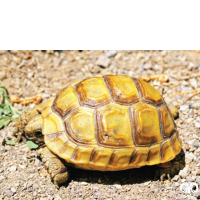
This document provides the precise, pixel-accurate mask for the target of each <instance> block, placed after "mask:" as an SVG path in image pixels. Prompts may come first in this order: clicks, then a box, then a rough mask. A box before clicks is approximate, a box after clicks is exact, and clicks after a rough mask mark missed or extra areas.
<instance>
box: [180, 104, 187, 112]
mask: <svg viewBox="0 0 200 200" xmlns="http://www.w3.org/2000/svg"><path fill="white" fill-rule="evenodd" d="M188 108H189V107H188V105H182V106H180V111H185V110H187V109H188Z"/></svg>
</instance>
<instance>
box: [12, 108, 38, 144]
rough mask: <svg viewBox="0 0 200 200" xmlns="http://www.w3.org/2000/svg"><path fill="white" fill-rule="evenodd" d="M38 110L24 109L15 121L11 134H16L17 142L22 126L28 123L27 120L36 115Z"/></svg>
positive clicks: (20, 135) (20, 136)
mask: <svg viewBox="0 0 200 200" xmlns="http://www.w3.org/2000/svg"><path fill="white" fill-rule="evenodd" d="M38 114H39V112H38V111H37V110H36V109H28V110H25V111H24V112H23V113H22V114H21V115H20V117H19V119H18V120H17V122H16V123H15V130H14V131H13V136H14V135H16V134H17V140H16V142H17V143H19V142H20V140H21V139H22V136H23V134H24V128H25V126H26V125H27V124H28V122H29V121H30V120H31V119H32V118H33V117H34V116H35V115H38Z"/></svg>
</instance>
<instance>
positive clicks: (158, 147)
mask: <svg viewBox="0 0 200 200" xmlns="http://www.w3.org/2000/svg"><path fill="white" fill-rule="evenodd" d="M42 110H43V111H42V116H43V119H44V120H43V121H44V122H43V134H44V136H45V137H44V138H45V143H46V145H47V147H48V148H49V149H50V150H51V151H52V152H54V153H55V154H57V155H58V156H59V157H61V158H63V159H64V160H66V161H67V162H68V163H71V164H73V165H74V166H75V167H79V168H83V169H91V170H102V171H115V170H124V169H130V168H138V167H141V166H144V165H155V164H159V163H164V162H167V161H170V160H172V159H173V158H174V157H175V156H176V155H177V154H178V153H179V152H180V150H181V140H180V139H179V136H178V132H177V130H176V125H175V123H174V120H173V118H172V116H171V114H170V111H169V109H168V107H167V105H166V104H165V102H164V100H163V98H162V96H161V95H160V94H159V92H158V91H157V90H156V89H155V88H153V87H152V86H151V85H149V84H148V83H146V82H144V81H142V80H139V79H134V78H131V77H129V76H124V75H105V76H97V77H91V78H87V79H85V80H83V81H80V82H78V83H77V82H76V83H74V84H71V85H69V86H67V87H65V88H64V89H63V90H61V91H60V92H59V93H58V95H57V96H56V98H55V99H54V101H49V102H48V103H47V106H43V108H42Z"/></svg>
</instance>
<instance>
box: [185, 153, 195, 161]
mask: <svg viewBox="0 0 200 200" xmlns="http://www.w3.org/2000/svg"><path fill="white" fill-rule="evenodd" d="M193 159H194V154H193V153H188V154H186V155H185V162H186V164H188V163H191V162H192V161H193Z"/></svg>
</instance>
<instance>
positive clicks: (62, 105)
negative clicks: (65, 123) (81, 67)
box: [54, 86, 79, 117]
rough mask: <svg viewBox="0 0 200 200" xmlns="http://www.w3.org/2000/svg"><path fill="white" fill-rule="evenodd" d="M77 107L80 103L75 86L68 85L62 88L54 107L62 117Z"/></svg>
mask: <svg viewBox="0 0 200 200" xmlns="http://www.w3.org/2000/svg"><path fill="white" fill-rule="evenodd" d="M77 107H79V103H78V99H77V97H76V94H75V92H74V88H73V86H68V87H65V88H64V89H63V90H61V92H60V93H59V95H58V96H57V97H56V99H55V101H54V109H55V110H56V111H57V112H58V113H59V114H60V115H61V117H65V115H67V114H68V113H70V112H71V111H72V110H73V109H75V108H77Z"/></svg>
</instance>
